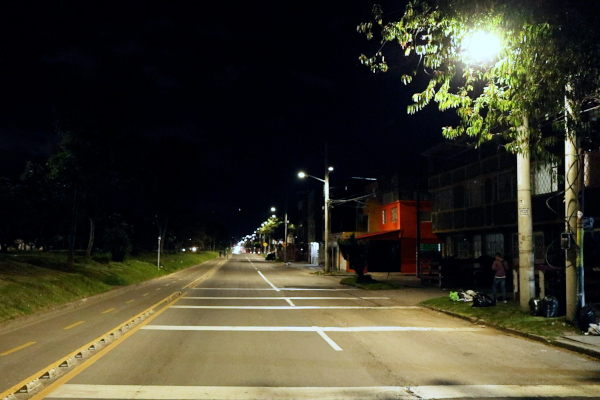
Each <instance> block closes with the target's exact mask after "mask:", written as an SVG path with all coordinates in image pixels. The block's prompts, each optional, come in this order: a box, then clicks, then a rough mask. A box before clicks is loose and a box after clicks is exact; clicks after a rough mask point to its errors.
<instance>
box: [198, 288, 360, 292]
mask: <svg viewBox="0 0 600 400" xmlns="http://www.w3.org/2000/svg"><path fill="white" fill-rule="evenodd" d="M190 289H192V290H273V289H267V288H237V287H231V288H218V287H217V288H210V287H193V288H190ZM278 289H279V291H281V292H286V291H309V292H311V291H315V292H318V291H324V292H346V291H348V290H362V289H358V288H348V289H328V288H320V289H319V288H314V289H312V288H278Z"/></svg>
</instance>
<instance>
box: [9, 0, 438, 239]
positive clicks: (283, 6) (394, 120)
mask: <svg viewBox="0 0 600 400" xmlns="http://www.w3.org/2000/svg"><path fill="white" fill-rule="evenodd" d="M381 4H382V6H383V10H384V11H385V12H386V14H387V15H388V17H389V18H399V17H400V16H401V14H402V11H403V9H404V1H394V2H387V3H386V2H381ZM372 5H373V3H372V2H371V1H348V0H346V1H337V0H336V1H314V0H309V1H303V2H293V3H281V2H255V1H243V2H238V1H230V2H205V1H164V2H154V1H152V2H146V1H119V2H113V1H102V2H89V1H39V2H31V1H13V2H2V3H1V4H0V30H1V36H2V39H1V40H0V87H1V92H0V93H1V96H0V99H1V100H0V101H1V105H0V139H1V140H2V143H1V145H0V176H4V177H8V178H10V179H15V178H16V177H18V175H19V174H20V173H21V172H22V171H23V168H24V165H25V162H26V161H28V160H34V161H37V162H43V160H45V159H46V158H47V157H48V156H49V155H50V154H51V152H52V151H54V150H55V146H56V129H55V126H56V122H57V119H58V118H61V115H63V114H62V111H63V110H64V109H65V108H69V109H70V111H71V112H72V113H77V112H78V110H83V111H84V112H93V113H95V115H96V116H97V118H99V119H101V120H102V124H104V125H105V126H115V127H118V129H119V131H120V132H125V133H126V132H128V131H136V132H138V133H139V134H140V135H141V137H142V138H148V139H149V140H150V139H153V138H156V137H165V138H172V139H173V141H174V142H176V143H181V144H182V145H183V146H186V147H187V146H188V145H189V148H190V149H194V151H195V152H197V157H193V156H192V157H193V158H194V160H193V161H192V162H190V160H189V159H187V160H186V162H184V163H182V164H181V165H182V168H181V171H180V173H179V174H178V175H179V176H178V177H177V179H180V180H181V181H182V182H185V184H188V185H190V187H195V188H201V190H195V191H193V192H194V193H195V196H198V198H196V199H194V202H193V207H202V208H205V209H207V210H209V209H210V210H214V211H215V212H218V213H220V214H221V215H226V216H228V218H227V222H228V223H230V222H233V221H235V223H236V224H237V225H236V226H231V228H232V233H234V234H237V235H241V234H246V233H251V231H253V230H254V228H256V227H257V226H258V225H259V224H260V222H261V221H263V220H264V219H265V218H266V217H267V216H268V214H269V212H268V209H269V207H270V206H271V205H276V206H278V207H279V208H280V209H281V208H283V205H284V203H285V198H286V193H291V195H289V196H288V198H289V199H290V202H292V203H293V202H294V201H295V198H294V193H295V192H296V191H297V190H298V189H301V188H316V189H318V188H319V186H318V185H319V183H318V182H316V181H312V182H310V181H307V182H299V181H298V179H297V178H296V173H297V171H298V170H300V169H304V170H306V171H307V172H308V173H310V174H312V175H316V176H319V177H322V175H323V170H324V148H325V143H327V146H328V150H329V151H328V159H329V164H331V165H333V166H334V167H335V172H334V173H332V175H331V181H332V185H333V186H335V185H336V184H342V182H344V181H345V180H346V179H347V178H348V177H350V176H364V177H377V176H380V175H391V174H392V173H394V172H401V173H404V174H406V175H410V174H415V173H416V172H418V171H420V170H422V169H421V167H422V162H423V160H422V157H420V156H419V153H421V152H422V151H423V150H425V149H427V148H428V147H430V146H431V145H433V144H435V143H437V142H439V141H441V127H442V126H443V125H444V124H447V122H445V121H444V118H446V119H447V117H448V116H444V115H443V114H441V113H439V112H438V111H437V110H436V109H435V107H432V108H431V109H430V110H426V111H424V112H422V113H419V114H418V115H416V116H409V115H408V114H407V113H406V105H407V104H408V103H409V102H410V95H411V94H412V93H413V92H415V91H416V88H413V87H410V88H408V89H407V88H405V87H404V86H403V85H402V84H401V82H400V79H399V78H400V76H401V75H402V73H404V72H406V71H404V70H402V66H403V65H405V64H406V63H405V61H404V60H403V59H402V58H401V57H399V56H398V48H397V47H394V46H390V45H388V47H387V48H386V50H387V53H386V55H387V60H388V63H389V64H390V66H391V67H392V68H391V70H390V72H388V73H387V74H379V75H373V74H371V73H370V72H369V71H368V69H367V68H366V67H364V66H361V65H360V63H359V62H358V57H359V55H360V54H361V53H365V54H367V55H371V54H372V53H373V52H374V51H375V49H377V48H378V43H377V39H376V40H374V41H371V42H367V40H366V38H365V37H364V35H362V34H359V33H357V32H356V25H357V24H358V23H360V22H363V21H366V20H368V19H369V18H370V16H371V8H372ZM73 110H74V111H73ZM90 110H91V111H90ZM115 129H117V128H115ZM142 140H143V139H142ZM188 150H189V149H188ZM131 151H135V148H132V149H131ZM185 154H186V155H187V156H188V157H189V154H190V152H189V151H186V152H185ZM172 162H173V163H174V165H177V164H178V163H180V162H182V160H181V159H180V158H175V159H173V160H172ZM334 196H335V194H334V193H332V197H334ZM240 209H241V210H242V211H240Z"/></svg>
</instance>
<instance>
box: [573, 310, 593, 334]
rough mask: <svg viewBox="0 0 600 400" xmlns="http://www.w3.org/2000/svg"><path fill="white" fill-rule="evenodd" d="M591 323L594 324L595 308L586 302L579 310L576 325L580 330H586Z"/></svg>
mask: <svg viewBox="0 0 600 400" xmlns="http://www.w3.org/2000/svg"><path fill="white" fill-rule="evenodd" d="M592 324H596V309H595V308H594V305H593V304H588V305H587V306H585V307H583V308H582V309H581V310H580V311H579V318H578V319H577V326H578V327H579V330H581V331H582V332H587V331H588V329H589V328H590V325H592Z"/></svg>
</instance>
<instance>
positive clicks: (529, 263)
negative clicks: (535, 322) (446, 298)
mask: <svg viewBox="0 0 600 400" xmlns="http://www.w3.org/2000/svg"><path fill="white" fill-rule="evenodd" d="M517 140H518V144H519V151H518V152H517V213H518V215H517V227H518V237H519V305H520V306H521V309H522V310H529V300H530V299H532V298H533V297H534V296H535V272H534V265H533V221H532V215H531V173H530V171H531V165H530V162H531V157H530V149H529V119H528V114H527V113H525V114H524V115H523V125H521V126H520V127H519V129H518V136H517Z"/></svg>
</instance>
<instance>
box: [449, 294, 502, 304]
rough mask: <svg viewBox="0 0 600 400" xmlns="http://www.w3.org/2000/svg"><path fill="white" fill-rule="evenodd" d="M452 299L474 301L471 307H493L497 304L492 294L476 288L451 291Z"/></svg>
mask: <svg viewBox="0 0 600 400" xmlns="http://www.w3.org/2000/svg"><path fill="white" fill-rule="evenodd" d="M450 300H452V301H464V302H473V305H472V306H471V307H492V306H495V305H496V302H495V301H494V300H493V299H492V298H491V297H490V296H488V295H487V294H485V293H478V292H476V291H474V290H467V291H463V290H460V291H458V292H450Z"/></svg>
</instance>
